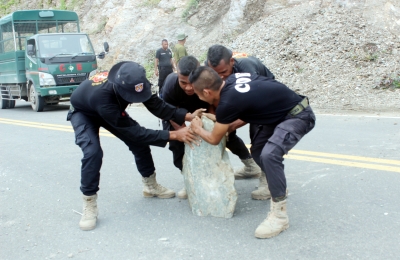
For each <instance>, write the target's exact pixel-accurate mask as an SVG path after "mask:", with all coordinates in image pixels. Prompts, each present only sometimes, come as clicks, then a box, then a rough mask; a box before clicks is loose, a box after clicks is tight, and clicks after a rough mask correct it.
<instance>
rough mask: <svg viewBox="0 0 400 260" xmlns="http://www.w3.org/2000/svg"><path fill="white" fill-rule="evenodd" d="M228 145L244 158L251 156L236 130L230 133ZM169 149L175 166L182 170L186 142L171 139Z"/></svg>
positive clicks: (232, 150)
mask: <svg viewBox="0 0 400 260" xmlns="http://www.w3.org/2000/svg"><path fill="white" fill-rule="evenodd" d="M226 147H227V148H228V149H229V150H230V151H231V152H232V153H233V154H236V155H237V156H238V157H239V158H240V159H242V160H244V159H248V158H250V157H251V155H250V152H249V150H248V149H247V147H246V145H245V144H244V142H243V140H242V139H241V138H240V137H238V136H237V135H236V130H235V131H233V132H231V133H230V134H229V136H228V140H227V142H226ZM169 149H170V150H171V151H172V154H173V160H174V165H175V167H176V168H178V169H179V170H181V171H182V167H183V162H182V161H183V156H184V154H185V144H184V143H182V142H179V141H170V142H169Z"/></svg>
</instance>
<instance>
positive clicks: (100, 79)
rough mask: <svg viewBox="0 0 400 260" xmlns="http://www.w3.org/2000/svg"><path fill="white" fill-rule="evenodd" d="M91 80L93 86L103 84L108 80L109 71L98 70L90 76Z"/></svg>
mask: <svg viewBox="0 0 400 260" xmlns="http://www.w3.org/2000/svg"><path fill="white" fill-rule="evenodd" d="M89 80H91V81H92V82H93V83H92V85H93V86H95V85H100V84H103V83H104V82H106V81H107V80H108V71H100V72H97V73H96V74H95V75H93V76H92V77H90V78H89Z"/></svg>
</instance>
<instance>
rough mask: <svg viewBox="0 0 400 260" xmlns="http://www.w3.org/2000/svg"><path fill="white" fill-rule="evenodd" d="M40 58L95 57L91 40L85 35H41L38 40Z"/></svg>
mask: <svg viewBox="0 0 400 260" xmlns="http://www.w3.org/2000/svg"><path fill="white" fill-rule="evenodd" d="M38 47H39V49H38V52H39V56H40V57H43V58H55V57H65V56H75V57H76V56H78V55H94V50H93V47H92V45H91V44H90V41H89V38H88V37H87V35H85V34H83V35H82V34H75V35H74V34H63V35H59V34H54V35H41V36H39V38H38Z"/></svg>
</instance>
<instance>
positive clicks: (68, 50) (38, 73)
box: [0, 10, 109, 112]
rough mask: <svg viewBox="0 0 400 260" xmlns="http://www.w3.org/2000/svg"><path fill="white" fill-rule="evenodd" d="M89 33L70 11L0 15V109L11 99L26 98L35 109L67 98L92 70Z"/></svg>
mask: <svg viewBox="0 0 400 260" xmlns="http://www.w3.org/2000/svg"><path fill="white" fill-rule="evenodd" d="M108 50H109V47H108V43H106V42H105V43H104V51H105V52H101V53H100V54H98V55H96V54H95V52H94V50H93V46H92V43H91V42H90V39H89V36H88V35H87V34H84V33H80V28H79V19H78V15H77V14H76V13H75V12H71V11H60V10H27V11H16V12H13V13H11V14H9V15H7V16H5V17H3V18H1V19H0V89H1V95H0V97H1V100H0V101H1V103H0V107H1V109H5V108H14V106H15V100H17V99H23V100H26V101H29V102H31V106H32V109H33V110H34V111H37V112H40V111H43V108H44V106H45V105H55V104H58V103H59V102H61V101H68V100H69V97H70V96H71V93H72V92H73V91H74V90H75V89H76V88H77V87H78V85H79V83H81V82H82V81H84V80H86V79H87V78H88V77H90V76H92V75H94V74H96V71H97V59H96V57H97V58H100V59H102V58H104V56H105V53H106V52H108Z"/></svg>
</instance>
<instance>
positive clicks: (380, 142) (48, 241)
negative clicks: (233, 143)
mask: <svg viewBox="0 0 400 260" xmlns="http://www.w3.org/2000/svg"><path fill="white" fill-rule="evenodd" d="M67 108H68V106H67V105H58V106H53V107H49V108H46V109H45V112H42V113H36V112H33V111H32V110H31V108H30V106H29V103H24V102H17V106H16V108H14V109H6V110H0V259H69V258H73V259H399V244H400V242H399V241H400V189H399V187H400V117H396V116H382V115H327V114H317V125H316V128H315V129H314V130H313V131H312V132H311V133H309V134H308V135H307V136H306V137H305V138H304V139H303V140H302V141H301V142H300V143H299V144H298V145H297V146H296V147H295V149H294V150H293V151H292V152H291V153H290V154H289V155H288V157H287V159H286V160H285V170H286V177H287V181H288V189H289V199H288V213H289V218H290V228H289V229H288V230H286V231H285V232H283V233H281V234H280V235H279V236H277V237H275V238H272V239H266V240H260V239H256V238H255V237H254V231H255V229H256V227H257V226H258V224H259V223H261V222H262V221H263V220H264V218H265V217H266V215H267V212H268V208H269V205H270V202H269V201H255V200H252V199H251V198H250V193H251V191H252V190H254V189H255V187H256V185H257V183H258V181H257V180H240V181H236V184H235V186H236V189H237V191H238V201H237V205H236V211H235V214H234V216H233V217H232V218H231V219H224V218H215V217H199V216H196V215H193V214H192V212H191V210H190V208H189V206H188V202H187V201H186V200H180V199H178V198H173V199H155V198H154V199H148V198H144V197H142V183H141V176H140V174H139V173H138V171H137V169H136V166H135V162H134V159H133V156H132V155H131V154H130V152H129V150H128V148H127V147H126V146H125V145H124V144H123V143H122V142H121V141H119V140H118V139H116V138H114V137H110V136H109V135H107V134H103V135H102V136H101V142H102V147H103V151H104V160H103V167H102V171H101V173H102V175H101V189H100V191H99V193H98V194H99V199H98V205H99V210H100V215H99V221H98V226H97V228H96V229H95V230H93V231H87V232H84V231H81V230H80V229H79V227H78V222H79V219H80V215H79V214H78V213H76V212H81V211H82V201H81V193H80V190H79V179H80V159H81V156H82V155H81V151H80V149H79V147H78V146H76V145H75V144H74V134H73V132H72V129H71V127H70V124H69V122H67V121H65V119H66V113H67ZM128 112H129V114H130V115H131V116H132V117H133V118H134V119H136V120H137V121H138V122H139V123H140V124H142V125H143V126H146V127H148V128H153V129H160V126H159V121H158V120H157V119H156V118H155V117H154V116H152V115H151V114H150V113H149V112H148V111H147V110H146V109H145V108H143V107H141V106H134V107H130V108H129V110H128ZM247 133H248V129H247V128H246V127H244V128H243V129H240V130H239V136H241V137H242V138H243V140H244V141H245V142H246V143H247V144H248V143H249V138H248V134H247ZM152 152H153V157H154V161H155V164H156V167H157V174H158V176H157V177H158V180H159V182H160V183H161V184H163V185H165V186H167V187H169V188H172V189H174V190H175V191H179V190H180V189H181V188H182V187H183V179H182V176H181V175H180V174H179V171H178V170H177V169H176V168H174V166H173V164H172V154H171V152H170V151H169V150H168V149H167V148H157V147H152ZM229 155H230V159H231V162H232V165H233V166H234V167H238V166H240V161H239V159H238V158H237V157H235V156H233V155H232V154H231V153H229Z"/></svg>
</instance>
